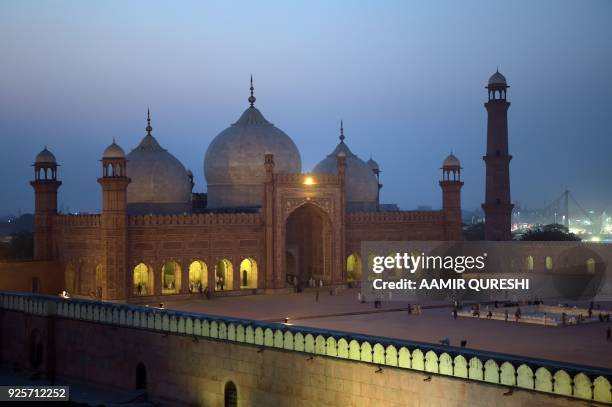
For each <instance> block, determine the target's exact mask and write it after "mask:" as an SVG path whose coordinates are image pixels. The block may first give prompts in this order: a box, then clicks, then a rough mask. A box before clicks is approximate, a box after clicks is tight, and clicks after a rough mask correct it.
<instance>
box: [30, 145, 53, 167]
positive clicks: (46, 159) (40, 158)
mask: <svg viewBox="0 0 612 407" xmlns="http://www.w3.org/2000/svg"><path fill="white" fill-rule="evenodd" d="M34 163H35V164H57V161H56V159H55V156H54V155H53V153H52V152H51V151H49V150H47V146H45V148H44V149H43V150H42V151H41V152H40V153H38V155H36V159H35V160H34Z"/></svg>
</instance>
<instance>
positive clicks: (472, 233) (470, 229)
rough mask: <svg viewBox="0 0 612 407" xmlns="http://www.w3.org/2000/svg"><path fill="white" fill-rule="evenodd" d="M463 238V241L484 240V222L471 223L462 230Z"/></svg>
mask: <svg viewBox="0 0 612 407" xmlns="http://www.w3.org/2000/svg"><path fill="white" fill-rule="evenodd" d="M463 237H464V238H465V240H485V224H484V222H478V223H472V224H471V225H467V226H465V227H464V228H463Z"/></svg>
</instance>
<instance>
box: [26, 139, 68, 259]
mask: <svg viewBox="0 0 612 407" xmlns="http://www.w3.org/2000/svg"><path fill="white" fill-rule="evenodd" d="M33 167H34V181H31V182H30V185H32V187H33V188H34V196H35V203H34V260H52V259H53V258H54V257H55V256H54V248H53V218H54V217H55V215H56V214H57V190H58V189H59V187H60V185H62V182H61V181H58V180H57V167H58V164H57V161H56V160H55V156H54V155H53V154H52V153H51V151H49V150H47V146H45V148H44V150H42V151H41V152H40V153H38V155H37V156H36V160H35V162H34V164H33Z"/></svg>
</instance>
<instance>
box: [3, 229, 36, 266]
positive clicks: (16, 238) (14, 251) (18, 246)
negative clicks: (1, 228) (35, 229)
mask: <svg viewBox="0 0 612 407" xmlns="http://www.w3.org/2000/svg"><path fill="white" fill-rule="evenodd" d="M33 257H34V236H33V235H32V233H28V232H23V233H17V234H15V235H13V237H12V239H11V241H10V242H8V243H4V242H2V243H0V260H2V261H11V260H31V259H32V258H33Z"/></svg>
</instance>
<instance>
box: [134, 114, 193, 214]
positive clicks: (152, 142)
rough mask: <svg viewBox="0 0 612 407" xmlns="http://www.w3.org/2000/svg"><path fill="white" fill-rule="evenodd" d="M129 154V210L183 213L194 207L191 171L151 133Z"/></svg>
mask: <svg viewBox="0 0 612 407" xmlns="http://www.w3.org/2000/svg"><path fill="white" fill-rule="evenodd" d="M151 130H152V128H151V126H150V125H149V126H147V135H146V136H144V138H143V139H142V141H141V142H140V144H139V145H138V146H137V147H136V148H135V149H133V150H132V151H131V152H130V153H129V154H128V155H127V176H128V177H130V179H131V182H130V183H129V185H128V189H127V201H128V211H129V212H130V213H133V214H137V213H181V212H188V211H190V208H191V189H192V184H191V179H190V177H189V173H188V172H187V170H186V169H185V167H184V166H183V164H181V162H180V161H179V160H177V159H176V157H174V156H173V155H172V154H170V153H169V152H168V151H167V150H165V149H163V148H162V147H161V146H160V145H159V143H158V142H157V140H156V139H155V137H153V136H152V135H151Z"/></svg>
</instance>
